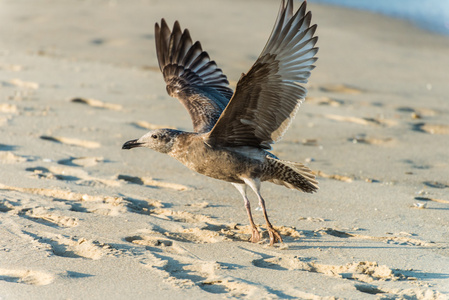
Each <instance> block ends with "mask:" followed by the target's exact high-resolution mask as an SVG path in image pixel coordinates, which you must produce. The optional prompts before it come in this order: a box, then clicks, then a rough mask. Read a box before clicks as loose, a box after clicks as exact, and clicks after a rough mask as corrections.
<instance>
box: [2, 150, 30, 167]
mask: <svg viewBox="0 0 449 300" xmlns="http://www.w3.org/2000/svg"><path fill="white" fill-rule="evenodd" d="M25 161H28V158H26V157H24V156H20V155H16V154H14V153H13V152H11V151H0V163H2V164H16V163H22V162H25Z"/></svg>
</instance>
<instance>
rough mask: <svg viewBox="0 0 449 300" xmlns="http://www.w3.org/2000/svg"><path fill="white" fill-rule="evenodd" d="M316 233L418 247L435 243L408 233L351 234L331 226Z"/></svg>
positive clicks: (432, 245) (431, 245) (430, 245)
mask: <svg viewBox="0 0 449 300" xmlns="http://www.w3.org/2000/svg"><path fill="white" fill-rule="evenodd" d="M315 232H316V233H320V234H328V235H332V236H335V237H339V238H355V239H361V240H375V241H381V242H384V243H387V244H397V245H403V246H405V245H407V246H418V247H435V246H436V244H435V243H434V242H426V241H422V240H419V239H415V238H411V237H410V236H411V235H410V234H406V235H405V234H404V233H401V234H397V235H391V236H369V235H362V234H353V233H348V232H344V231H340V230H336V229H332V228H321V229H319V230H316V231H315ZM398 235H405V236H398Z"/></svg>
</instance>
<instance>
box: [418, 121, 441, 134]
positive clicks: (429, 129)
mask: <svg viewBox="0 0 449 300" xmlns="http://www.w3.org/2000/svg"><path fill="white" fill-rule="evenodd" d="M413 129H414V130H416V131H421V132H425V133H430V134H449V125H443V124H426V123H419V124H414V125H413Z"/></svg>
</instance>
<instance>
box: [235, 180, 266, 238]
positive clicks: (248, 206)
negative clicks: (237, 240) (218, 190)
mask: <svg viewBox="0 0 449 300" xmlns="http://www.w3.org/2000/svg"><path fill="white" fill-rule="evenodd" d="M232 185H233V186H235V188H236V189H237V190H238V191H239V192H240V194H242V196H243V201H244V202H245V208H246V212H247V214H248V219H249V224H250V226H251V242H252V243H257V242H259V241H260V233H259V230H257V226H256V224H254V220H253V215H252V214H251V204H250V203H249V200H248V197H247V196H246V185H245V184H238V183H233V184H232Z"/></svg>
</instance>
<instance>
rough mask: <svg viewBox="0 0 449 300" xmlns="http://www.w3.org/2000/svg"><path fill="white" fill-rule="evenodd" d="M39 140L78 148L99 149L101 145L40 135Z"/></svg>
mask: <svg viewBox="0 0 449 300" xmlns="http://www.w3.org/2000/svg"><path fill="white" fill-rule="evenodd" d="M40 138H41V139H43V140H46V141H52V142H56V143H61V144H66V145H73V146H79V147H84V148H99V147H100V146H101V144H100V143H97V142H93V141H85V140H79V139H75V138H68V137H56V136H48V135H42V136H41V137H40Z"/></svg>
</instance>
